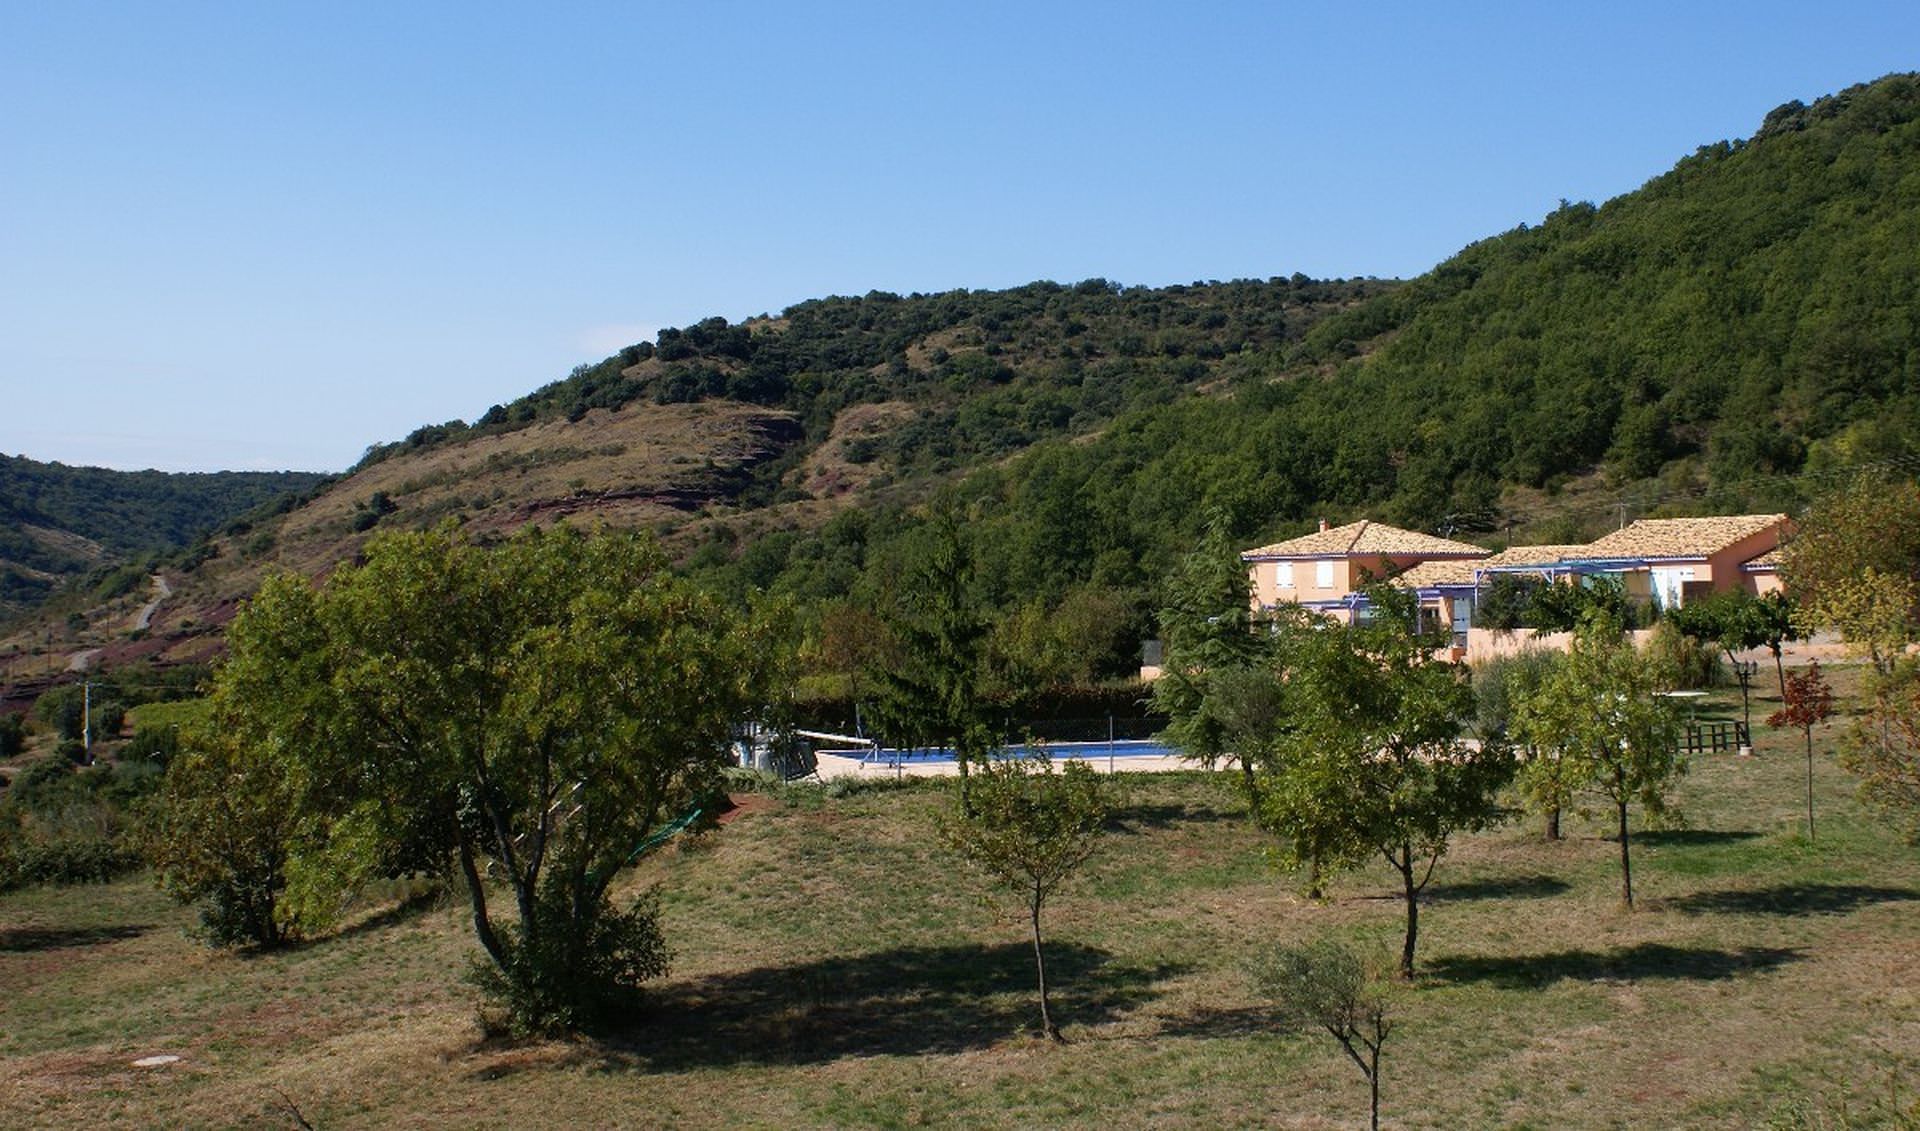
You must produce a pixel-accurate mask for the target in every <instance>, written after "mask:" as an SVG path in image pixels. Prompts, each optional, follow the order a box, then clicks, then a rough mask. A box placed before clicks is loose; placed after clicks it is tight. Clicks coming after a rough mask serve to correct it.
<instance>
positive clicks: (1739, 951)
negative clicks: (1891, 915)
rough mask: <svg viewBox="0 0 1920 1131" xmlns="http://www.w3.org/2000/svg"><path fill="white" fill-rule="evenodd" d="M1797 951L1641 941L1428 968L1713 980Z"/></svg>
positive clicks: (1447, 961) (1461, 973)
mask: <svg viewBox="0 0 1920 1131" xmlns="http://www.w3.org/2000/svg"><path fill="white" fill-rule="evenodd" d="M1801 957H1802V954H1801V951H1800V950H1799V948H1797V947H1771V946H1745V947H1739V948H1736V949H1733V950H1717V949H1714V948H1712V947H1689V946H1668V945H1666V944H1665V943H1641V944H1639V945H1638V946H1630V947H1625V948H1623V949H1620V950H1610V951H1593V950H1562V951H1555V952H1553V953H1551V954H1522V955H1514V956H1512V957H1506V958H1493V957H1479V956H1457V957H1449V958H1438V959H1435V960H1433V961H1432V962H1429V963H1428V964H1427V973H1428V974H1430V975H1432V976H1433V977H1435V978H1439V979H1441V980H1443V981H1448V982H1488V983H1491V984H1493V985H1495V986H1499V987H1501V988H1503V989H1537V988H1539V987H1542V986H1547V985H1550V984H1552V983H1554V982H1558V981H1576V982H1635V981H1650V980H1654V979H1675V980H1678V979H1685V980H1687V981H1695V982H1715V981H1720V980H1722V979H1725V978H1733V977H1738V976H1739V975H1742V974H1751V973H1756V972H1759V971H1763V970H1771V969H1773V968H1775V967H1777V966H1783V965H1785V964H1786V963H1788V962H1795V961H1798V960H1799V959H1800V958H1801Z"/></svg>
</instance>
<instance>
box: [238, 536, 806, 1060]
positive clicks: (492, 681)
mask: <svg viewBox="0 0 1920 1131" xmlns="http://www.w3.org/2000/svg"><path fill="white" fill-rule="evenodd" d="M229 645H230V648H231V653H230V657H229V659H228V661H227V663H226V665H225V666H224V667H223V668H222V669H221V670H220V673H219V676H218V679H217V687H216V692H215V698H216V700H217V702H218V703H219V704H220V706H221V708H222V723H223V724H224V727H225V732H226V734H228V735H230V736H231V737H232V739H233V740H234V741H236V742H238V743H241V744H243V745H244V746H245V748H246V749H247V750H248V751H249V752H250V753H249V755H248V760H249V761H250V760H251V759H253V758H256V757H263V756H264V757H267V758H269V759H271V761H272V763H273V764H274V766H275V772H276V773H279V774H284V775H285V783H286V785H285V788H286V789H287V790H288V793H289V795H290V796H291V797H292V798H293V799H294V801H293V805H294V806H295V807H296V808H297V810H298V811H299V813H300V815H301V818H302V821H301V828H300V830H299V832H298V834H297V836H296V837H295V839H294V843H293V844H292V845H291V847H290V850H289V854H288V860H287V865H286V871H287V877H286V880H287V897H288V904H287V907H286V909H285V911H284V914H287V915H289V916H290V917H292V918H295V919H297V920H302V921H307V922H312V921H316V920H323V919H324V918H325V917H326V916H327V915H328V914H329V913H330V912H331V911H332V910H333V909H334V908H336V907H337V906H338V900H339V893H341V892H342V891H344V890H348V889H351V887H352V886H353V885H354V884H355V883H356V882H358V881H359V880H361V879H363V878H365V877H368V876H372V875H377V874H382V873H391V872H395V871H404V870H411V869H416V868H430V869H445V868H448V867H453V868H457V870H458V872H459V874H460V875H461V876H462V877H464V879H465V882H466V887H467V892H468V896H469V899H470V901H471V904H472V910H473V920H474V929H475V933H476V934H477V936H478V937H479V941H480V943H481V945H482V947H483V948H484V949H485V951H486V954H487V956H488V958H489V959H490V960H491V962H492V964H493V971H492V973H491V974H489V975H487V976H485V977H484V978H483V982H484V983H485V984H488V985H490V986H491V987H493V988H494V989H496V990H497V991H499V993H500V995H501V996H502V997H503V998H504V999H505V1000H506V1002H507V1004H508V1006H509V1010H510V1014H511V1016H510V1020H511V1021H512V1022H513V1023H514V1024H515V1026H516V1027H520V1028H537V1029H550V1028H564V1027H572V1026H576V1025H581V1024H589V1023H592V1022H594V1021H595V1020H597V1019H599V1018H602V1017H604V1016H605V1015H606V1010H607V1009H609V1008H611V1007H612V1006H613V1005H614V1004H616V1003H617V1002H618V1000H619V998H620V996H621V994H622V993H623V991H626V990H630V989H631V988H632V987H633V985H634V984H635V983H636V982H637V981H638V980H640V979H641V978H642V977H644V976H647V975H649V974H652V973H657V972H658V971H659V969H661V968H662V966H663V964H664V951H662V950H661V949H660V948H659V946H658V945H657V943H658V940H657V938H656V937H655V932H654V927H653V922H652V917H651V913H650V910H649V908H648V905H647V904H646V903H645V902H644V901H643V902H642V903H640V904H638V905H636V906H635V907H634V908H632V909H629V910H627V911H625V912H620V911H616V910H614V908H613V907H612V905H611V903H610V894H609V892H610V888H611V885H612V884H613V881H614V879H615V877H616V875H617V874H618V873H619V871H620V869H621V868H622V867H623V866H624V865H625V864H626V863H627V861H628V858H629V855H630V854H631V853H633V852H634V850H635V848H636V846H637V845H639V844H640V843H641V842H642V841H643V840H644V839H645V838H646V837H647V835H648V834H649V833H651V832H653V831H654V830H656V829H657V828H659V827H660V826H661V825H662V824H663V823H665V822H667V821H670V820H673V819H675V818H677V817H680V816H681V815H683V814H684V813H686V812H687V811H688V810H690V809H693V808H695V807H697V806H700V805H702V804H705V803H706V802H707V801H708V799H710V798H711V797H712V796H714V795H715V793H716V792H717V788H718V786H717V783H718V775H719V771H720V769H721V767H722V766H723V765H724V764H725V763H726V761H727V747H728V740H729V735H730V731H731V728H732V727H733V726H735V725H736V724H738V723H740V722H742V721H744V720H746V719H748V718H751V717H752V716H753V715H754V713H755V712H756V710H757V708H758V707H759V705H760V704H761V703H762V701H763V700H764V697H765V695H766V691H767V688H768V687H769V686H770V682H771V676H772V674H773V672H774V671H775V669H776V668H777V667H778V666H779V664H780V662H781V656H782V655H783V653H782V652H781V651H780V649H779V648H778V647H777V645H776V643H775V641H774V640H773V639H772V637H771V635H770V632H769V626H768V624H767V622H766V621H764V620H757V619H756V620H748V619H743V618H742V617H740V616H738V615H736V614H735V613H733V612H731V611H729V610H728V609H726V608H725V607H723V606H721V605H720V604H718V603H716V602H714V601H713V600H711V599H709V598H708V597H706V596H705V595H704V594H702V593H700V592H698V591H696V590H694V589H692V588H691V587H689V586H688V585H687V584H686V583H685V582H683V581H680V580H678V579H676V578H675V577H673V576H672V575H671V574H670V573H669V572H668V571H667V570H666V568H665V562H664V559H663V558H662V555H661V554H660V552H659V551H658V550H657V549H656V548H655V547H654V546H653V545H652V544H651V543H650V542H649V541H647V540H644V539H640V538H635V537H631V536H625V535H615V534H594V535H591V536H589V535H583V534H580V533H577V532H575V531H572V530H570V529H566V528H564V527H563V528H560V529H558V530H554V531H547V532H541V531H538V530H528V531H526V532H524V533H522V534H521V535H519V536H517V537H515V538H513V539H511V540H510V541H508V542H506V543H504V544H502V545H500V546H498V547H496V548H493V549H486V548H482V547H480V546H476V545H474V544H472V543H470V542H468V541H466V540H465V539H464V538H463V537H461V536H460V535H459V534H458V533H457V532H456V531H455V530H453V529H452V528H446V527H443V528H441V529H438V530H433V531H427V532H421V533H413V534H396V535H389V536H381V537H378V538H376V539H374V540H373V541H372V542H370V543H368V546H367V549H366V552H365V560H364V562H363V563H361V564H358V565H353V566H348V567H344V568H342V569H340V570H339V571H337V572H335V573H334V575H333V576H332V577H331V578H330V579H329V580H328V581H327V583H326V584H325V585H324V586H323V587H314V586H312V585H310V584H308V583H307V582H305V581H304V580H301V579H298V578H293V577H286V576H281V577H276V578H273V579H271V580H269V582H268V583H267V584H266V585H265V586H263V587H262V589H261V591H260V593H259V595H258V596H257V597H256V598H255V599H254V600H253V602H252V603H251V604H249V605H248V606H247V607H246V608H245V610H244V611H243V612H242V613H241V615H240V616H239V617H238V618H236V620H235V621H234V624H233V626H232V628H231V630H230V632H229ZM215 780H218V779H215ZM243 780H244V779H243ZM276 788H278V787H277V786H276ZM483 869H484V870H485V871H486V872H487V873H489V874H491V875H492V876H493V877H494V879H495V881H496V882H499V881H504V883H505V885H506V887H507V889H508V891H509V892H510V894H511V898H512V901H513V904H514V910H515V911H516V912H517V921H507V920H503V918H502V917H501V916H500V914H499V912H498V910H497V909H496V908H495V907H494V906H493V905H492V903H491V902H490V900H491V898H492V894H493V891H492V889H491V888H490V886H489V884H488V882H487V881H486V879H485V877H484V876H483V874H482V873H483Z"/></svg>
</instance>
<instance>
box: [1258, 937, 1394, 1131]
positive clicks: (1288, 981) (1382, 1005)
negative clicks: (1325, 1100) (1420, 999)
mask: <svg viewBox="0 0 1920 1131" xmlns="http://www.w3.org/2000/svg"><path fill="white" fill-rule="evenodd" d="M1253 977H1254V982H1255V984H1256V985H1257V986H1258V987H1259V988H1260V991H1261V992H1262V993H1264V994H1265V995H1266V996H1267V997H1269V998H1271V999H1272V1000H1273V1001H1274V1002H1275V1003H1276V1004H1277V1005H1278V1006H1279V1007H1280V1009H1281V1011H1282V1012H1283V1014H1284V1015H1285V1016H1286V1017H1287V1018H1289V1019H1290V1020H1292V1021H1294V1022H1296V1023H1298V1024H1303V1025H1312V1026H1315V1027H1317V1028H1320V1029H1324V1030H1326V1032H1327V1034H1328V1035H1329V1036H1331V1037H1332V1038H1333V1039H1334V1040H1336V1041H1338V1042H1340V1047H1341V1048H1342V1049H1345V1050H1346V1053H1347V1058H1348V1059H1349V1060H1352V1061H1353V1063H1354V1064H1355V1065H1357V1066H1358V1067H1359V1069H1360V1073H1361V1075H1363V1076H1365V1077H1366V1078H1367V1085H1368V1088H1369V1089H1370V1091H1371V1092H1372V1101H1373V1103H1372V1111H1373V1124H1372V1126H1373V1128H1374V1131H1379V1128H1380V1052H1381V1050H1382V1049H1383V1048H1384V1047H1385V1046H1386V1043H1387V1037H1388V1036H1389V1035H1391V1034H1392V1032H1393V1022H1392V1021H1391V1020H1390V1019H1389V1018H1388V1011H1389V1004H1390V1002H1389V998H1388V996H1387V995H1388V987H1387V986H1386V985H1385V984H1384V983H1383V982H1382V980H1381V979H1380V978H1378V977H1376V976H1375V974H1374V972H1373V971H1372V970H1371V969H1369V968H1368V966H1367V964H1366V963H1365V962H1363V961H1362V960H1361V959H1360V957H1359V956H1358V955H1356V954H1355V953H1354V952H1353V951H1352V950H1350V949H1348V948H1347V947H1345V946H1342V945H1341V944H1339V943H1337V942H1332V941H1328V940H1323V941H1320V942H1316V943H1311V944H1309V945H1307V946H1302V947H1282V948H1280V949H1278V950H1275V951H1274V952H1272V953H1271V954H1270V955H1268V956H1266V957H1265V959H1264V960H1262V961H1261V962H1259V963H1258V964H1256V965H1255V967H1254V970H1253Z"/></svg>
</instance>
